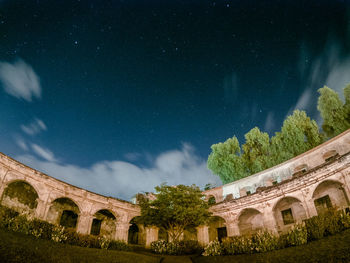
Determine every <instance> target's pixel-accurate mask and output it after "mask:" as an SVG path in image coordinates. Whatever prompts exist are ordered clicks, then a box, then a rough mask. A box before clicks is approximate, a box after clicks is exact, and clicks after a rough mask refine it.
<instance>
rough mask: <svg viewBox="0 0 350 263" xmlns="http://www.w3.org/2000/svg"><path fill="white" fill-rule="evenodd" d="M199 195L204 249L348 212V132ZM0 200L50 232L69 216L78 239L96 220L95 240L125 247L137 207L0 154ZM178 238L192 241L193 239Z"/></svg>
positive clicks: (189, 235) (141, 232) (141, 235)
mask: <svg viewBox="0 0 350 263" xmlns="http://www.w3.org/2000/svg"><path fill="white" fill-rule="evenodd" d="M15 182H25V183H26V184H28V185H29V186H31V187H32V188H33V190H34V191H35V192H36V194H37V197H36V200H35V201H34V203H33V202H32V201H31V202H32V203H33V204H34V205H33V204H31V205H29V203H30V202H29V203H28V202H27V203H26V201H23V200H24V199H22V197H23V196H21V195H16V194H14V192H13V190H14V189H17V188H16V187H13V188H11V185H12V186H13V185H16V184H13V183H15ZM26 184H25V185H26ZM26 187H27V186H26ZM10 188H11V189H12V190H11V189H10ZM27 188H28V187H27ZM5 189H10V190H5ZM18 189H19V188H18ZM28 189H30V187H29V188H28ZM28 189H27V190H28ZM204 194H205V195H206V197H207V200H209V198H210V197H213V198H215V202H216V204H215V205H212V206H211V208H210V210H211V212H212V213H213V216H216V217H217V218H216V220H214V221H211V223H209V224H208V225H206V226H205V225H202V226H199V227H197V228H196V232H197V233H196V236H197V240H198V241H199V242H200V243H202V244H207V243H208V242H209V241H211V240H214V239H215V238H220V237H222V236H223V235H228V236H233V235H239V234H246V233H252V232H254V231H257V230H259V229H262V228H264V229H269V230H271V231H273V232H275V233H283V232H285V231H287V230H288V229H289V228H290V227H291V226H293V224H295V223H298V222H300V221H302V220H304V219H305V218H309V217H312V216H314V215H317V213H318V211H321V209H323V208H324V207H328V206H332V207H336V208H345V207H348V206H349V196H350V130H348V131H346V132H344V133H342V134H340V135H339V136H337V137H335V138H333V139H331V140H329V141H328V142H326V143H324V144H322V145H320V146H318V147H316V148H314V149H312V150H310V151H308V152H306V153H304V154H301V155H299V156H297V157H295V158H293V159H291V160H289V161H287V162H285V163H282V164H280V165H277V166H275V167H272V168H270V169H267V170H265V171H263V172H260V173H258V174H255V175H252V176H250V177H247V178H244V179H242V180H239V181H237V182H233V183H230V184H227V185H223V186H221V187H216V188H213V189H210V190H208V191H205V192H204ZM0 196H1V203H2V204H4V205H7V206H11V207H14V208H16V209H17V210H21V211H24V210H26V209H27V210H28V212H31V213H32V214H34V215H35V217H37V218H39V219H42V220H47V221H50V222H53V223H55V224H59V223H60V217H62V214H63V213H65V212H64V211H66V212H67V211H68V212H69V213H70V212H72V213H74V214H76V215H77V222H76V229H77V231H78V232H80V233H84V234H88V233H90V232H91V226H92V224H93V220H94V219H95V220H100V221H101V225H100V231H99V233H101V234H106V235H109V236H110V237H112V238H114V239H119V240H124V241H128V236H129V233H131V232H132V231H131V232H130V231H129V230H130V226H131V223H132V222H131V220H132V219H133V218H135V217H137V216H139V215H140V208H139V206H138V205H135V204H132V203H129V202H126V201H123V200H119V199H116V198H111V197H105V196H102V195H99V194H96V193H92V192H89V191H87V190H84V189H81V188H78V187H75V186H72V185H70V184H67V183H65V182H62V181H59V180H57V179H54V178H52V177H50V176H48V175H46V174H43V173H41V172H39V171H36V170H35V169H32V168H30V167H28V166H25V165H23V164H21V163H19V162H17V161H15V160H13V159H11V158H10V157H8V156H6V155H4V154H1V153H0ZM33 196H35V195H33ZM58 200H70V201H69V202H66V203H64V202H63V203H60V202H58ZM57 202H58V203H57ZM101 211H104V212H103V213H102V215H101ZM106 211H108V213H107V212H106ZM66 214H67V213H66ZM103 215H104V216H103ZM106 215H107V217H106ZM135 229H137V231H138V232H137V234H135V231H136V230H135ZM133 231H134V232H133V235H134V239H135V240H136V239H137V240H138V241H137V242H138V243H141V244H145V245H146V246H149V245H150V243H151V242H152V241H155V240H158V232H159V229H158V228H156V227H151V226H149V227H144V226H142V225H137V227H136V228H135V224H134V230H133ZM136 237H137V238H136ZM183 237H184V238H185V239H195V235H194V231H188V232H186V233H185V234H184V236H183ZM129 241H130V240H129Z"/></svg>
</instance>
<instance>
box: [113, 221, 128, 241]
mask: <svg viewBox="0 0 350 263" xmlns="http://www.w3.org/2000/svg"><path fill="white" fill-rule="evenodd" d="M129 227H130V224H129V223H128V222H117V226H116V231H115V239H116V240H120V241H124V242H126V243H128V235H129Z"/></svg>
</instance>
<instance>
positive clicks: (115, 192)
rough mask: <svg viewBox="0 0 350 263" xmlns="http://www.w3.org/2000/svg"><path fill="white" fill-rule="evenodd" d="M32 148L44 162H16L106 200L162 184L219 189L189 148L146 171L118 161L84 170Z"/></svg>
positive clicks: (23, 158) (168, 154)
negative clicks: (99, 195) (209, 186)
mask: <svg viewBox="0 0 350 263" xmlns="http://www.w3.org/2000/svg"><path fill="white" fill-rule="evenodd" d="M32 146H33V145H32ZM34 147H35V149H36V151H37V153H38V154H39V153H41V155H44V156H45V157H46V158H44V159H45V160H40V159H38V158H36V157H35V156H32V155H21V156H17V157H16V159H18V160H19V161H21V162H23V163H26V164H27V165H29V166H31V167H34V168H36V169H38V170H41V171H43V172H46V173H47V174H49V175H50V176H53V177H55V178H58V179H61V180H63V181H66V182H68V183H71V184H73V185H76V186H79V187H83V188H85V189H88V190H90V191H94V192H97V193H101V194H104V195H108V196H115V197H119V198H123V199H130V198H131V197H132V196H133V195H134V194H136V193H138V192H142V191H154V187H155V186H156V185H159V184H161V183H162V182H167V183H168V184H170V185H177V184H187V185H190V184H197V185H199V186H201V187H203V186H204V185H205V184H206V183H212V184H214V185H220V180H219V177H217V176H214V175H213V174H212V173H211V172H210V171H209V170H208V169H207V167H206V162H205V160H203V159H201V158H200V157H199V156H198V155H196V153H195V149H194V148H193V147H192V146H190V145H189V144H184V145H183V146H182V148H181V149H180V150H171V151H168V152H164V153H162V154H160V155H159V156H157V157H156V158H155V159H154V162H153V163H152V164H151V165H150V167H149V168H141V167H139V166H137V165H134V164H132V163H129V162H124V161H118V160H115V161H100V162H97V163H95V164H93V165H92V166H91V167H88V168H85V167H80V166H78V165H72V164H63V163H58V162H55V161H54V159H55V157H54V156H53V154H52V153H51V154H47V150H44V151H42V148H41V147H38V146H37V145H36V146H34ZM34 147H33V149H34ZM44 156H41V157H44ZM50 159H51V160H50Z"/></svg>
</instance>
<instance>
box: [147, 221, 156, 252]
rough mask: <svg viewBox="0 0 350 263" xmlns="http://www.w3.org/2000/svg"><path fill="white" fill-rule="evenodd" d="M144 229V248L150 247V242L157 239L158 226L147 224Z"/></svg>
mask: <svg viewBox="0 0 350 263" xmlns="http://www.w3.org/2000/svg"><path fill="white" fill-rule="evenodd" d="M145 230H146V245H145V247H146V248H150V246H151V243H152V242H153V241H157V240H158V231H159V228H158V227H156V226H147V227H146V228H145Z"/></svg>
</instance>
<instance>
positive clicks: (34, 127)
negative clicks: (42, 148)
mask: <svg viewBox="0 0 350 263" xmlns="http://www.w3.org/2000/svg"><path fill="white" fill-rule="evenodd" d="M21 129H22V131H23V132H25V133H26V134H28V135H36V134H38V133H40V132H41V131H46V130H47V127H46V125H45V123H44V122H43V121H42V120H40V119H37V118H35V119H34V121H32V122H31V123H29V124H28V125H23V124H22V125H21Z"/></svg>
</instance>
